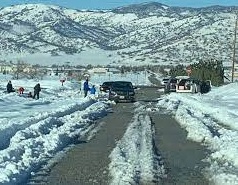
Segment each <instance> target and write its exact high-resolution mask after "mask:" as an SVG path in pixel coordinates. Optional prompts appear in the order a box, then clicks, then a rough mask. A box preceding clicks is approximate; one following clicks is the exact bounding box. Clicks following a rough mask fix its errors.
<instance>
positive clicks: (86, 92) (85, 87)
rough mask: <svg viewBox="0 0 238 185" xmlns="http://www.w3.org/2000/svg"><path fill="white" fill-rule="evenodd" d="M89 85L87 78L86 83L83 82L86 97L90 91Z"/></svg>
mask: <svg viewBox="0 0 238 185" xmlns="http://www.w3.org/2000/svg"><path fill="white" fill-rule="evenodd" d="M89 90H90V89H89V85H88V78H87V79H86V80H85V82H84V84H83V91H84V97H86V96H87V95H88V91H89Z"/></svg>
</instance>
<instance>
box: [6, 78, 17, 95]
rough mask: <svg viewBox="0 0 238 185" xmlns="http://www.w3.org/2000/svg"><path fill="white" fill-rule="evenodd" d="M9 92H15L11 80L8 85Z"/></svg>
mask: <svg viewBox="0 0 238 185" xmlns="http://www.w3.org/2000/svg"><path fill="white" fill-rule="evenodd" d="M7 92H8V93H11V92H15V90H14V89H13V87H12V82H11V81H10V80H9V82H8V83H7Z"/></svg>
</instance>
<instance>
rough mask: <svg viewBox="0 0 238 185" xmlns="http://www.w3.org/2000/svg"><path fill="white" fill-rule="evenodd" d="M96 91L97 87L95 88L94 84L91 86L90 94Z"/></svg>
mask: <svg viewBox="0 0 238 185" xmlns="http://www.w3.org/2000/svg"><path fill="white" fill-rule="evenodd" d="M95 93H96V88H95V85H93V86H92V87H91V88H90V94H95Z"/></svg>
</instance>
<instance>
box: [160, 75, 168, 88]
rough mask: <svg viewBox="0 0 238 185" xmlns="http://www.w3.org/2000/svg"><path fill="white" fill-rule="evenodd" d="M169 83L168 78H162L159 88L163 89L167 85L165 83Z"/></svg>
mask: <svg viewBox="0 0 238 185" xmlns="http://www.w3.org/2000/svg"><path fill="white" fill-rule="evenodd" d="M168 81H169V77H168V78H163V79H162V81H161V86H160V87H161V88H165V85H166V84H167V82H168Z"/></svg>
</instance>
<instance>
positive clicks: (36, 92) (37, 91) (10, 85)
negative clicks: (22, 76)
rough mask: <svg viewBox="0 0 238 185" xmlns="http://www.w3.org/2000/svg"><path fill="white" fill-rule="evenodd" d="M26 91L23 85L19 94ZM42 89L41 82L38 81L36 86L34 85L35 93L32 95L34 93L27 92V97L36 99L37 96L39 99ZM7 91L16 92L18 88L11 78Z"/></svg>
mask: <svg viewBox="0 0 238 185" xmlns="http://www.w3.org/2000/svg"><path fill="white" fill-rule="evenodd" d="M24 91H25V89H24V88H23V87H19V89H18V92H19V94H23V93H24ZM40 91H41V87H40V84H39V83H37V84H36V85H35V87H34V94H33V95H32V93H31V92H29V93H28V94H27V97H28V98H33V99H35V98H36V99H39V97H40ZM7 92H8V93H11V92H16V90H15V89H14V88H13V86H12V82H11V81H10V80H9V81H8V83H7Z"/></svg>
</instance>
